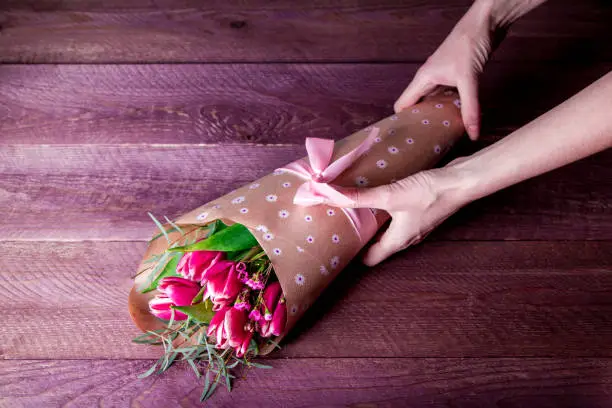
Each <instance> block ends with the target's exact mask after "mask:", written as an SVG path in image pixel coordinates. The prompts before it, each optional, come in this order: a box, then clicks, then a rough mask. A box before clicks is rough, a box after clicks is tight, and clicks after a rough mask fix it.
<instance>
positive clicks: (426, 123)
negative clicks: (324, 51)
mask: <svg viewBox="0 0 612 408" xmlns="http://www.w3.org/2000/svg"><path fill="white" fill-rule="evenodd" d="M421 123H422V124H424V125H429V119H423V120H422V121H421Z"/></svg>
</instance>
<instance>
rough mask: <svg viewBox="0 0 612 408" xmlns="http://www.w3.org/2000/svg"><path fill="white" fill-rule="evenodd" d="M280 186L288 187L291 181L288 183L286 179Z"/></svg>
mask: <svg viewBox="0 0 612 408" xmlns="http://www.w3.org/2000/svg"><path fill="white" fill-rule="evenodd" d="M282 186H283V187H284V188H289V187H291V183H290V182H288V181H285V182H284V183H283V184H282Z"/></svg>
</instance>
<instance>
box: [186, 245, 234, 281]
mask: <svg viewBox="0 0 612 408" xmlns="http://www.w3.org/2000/svg"><path fill="white" fill-rule="evenodd" d="M224 257H225V254H224V253H223V252H219V251H194V252H187V253H186V254H185V255H183V257H182V258H181V260H180V261H179V263H178V266H177V267H176V272H177V273H178V274H179V275H181V276H182V277H184V278H186V279H189V280H192V281H196V282H202V280H203V275H204V273H205V272H206V270H207V269H208V268H210V267H211V266H212V265H213V264H214V263H215V262H217V261H219V260H222V259H223V258H224Z"/></svg>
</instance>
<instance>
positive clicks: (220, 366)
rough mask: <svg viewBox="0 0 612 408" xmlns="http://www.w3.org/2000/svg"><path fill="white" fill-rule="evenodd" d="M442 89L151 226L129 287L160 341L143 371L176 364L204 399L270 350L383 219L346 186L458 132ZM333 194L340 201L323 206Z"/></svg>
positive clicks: (136, 315)
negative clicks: (352, 202)
mask: <svg viewBox="0 0 612 408" xmlns="http://www.w3.org/2000/svg"><path fill="white" fill-rule="evenodd" d="M459 108H460V101H459V99H458V98H457V94H456V93H455V92H454V91H451V90H446V91H444V92H443V93H438V94H436V95H432V96H430V97H428V98H426V99H425V100H424V101H423V102H421V103H419V104H417V105H415V106H413V107H412V108H410V109H408V110H405V111H402V112H401V113H399V114H397V115H393V116H390V117H388V118H385V119H383V120H381V121H380V122H378V123H376V124H374V125H373V126H370V127H368V128H366V129H363V130H361V131H358V132H356V133H354V134H353V135H351V136H349V137H347V138H345V139H343V140H340V141H338V142H336V143H334V142H333V141H331V140H325V139H313V138H308V139H306V150H307V152H308V157H307V158H304V159H300V160H297V161H295V162H293V163H290V164H288V165H286V166H284V167H282V168H279V169H277V170H275V171H274V172H273V173H272V174H270V175H267V176H265V177H263V178H261V179H259V180H257V181H255V182H253V183H251V184H249V185H246V186H244V187H241V188H239V189H237V190H234V191H232V192H230V193H229V194H227V195H225V196H223V197H220V198H218V199H216V200H213V201H212V202H209V203H207V204H205V205H203V206H201V207H199V208H197V209H195V210H193V211H191V212H188V213H187V214H185V215H183V216H181V217H179V218H178V219H177V220H175V221H174V222H173V221H171V220H169V219H167V218H166V219H165V222H164V223H162V222H160V221H159V220H157V219H155V218H154V217H153V216H152V218H153V220H154V222H155V223H156V224H157V227H158V228H159V229H160V232H159V233H158V234H157V235H156V236H154V237H153V239H152V240H151V241H150V244H149V247H148V249H147V253H146V254H145V257H144V259H143V261H142V263H141V265H140V268H139V273H138V274H137V277H136V279H135V285H134V288H133V289H132V291H131V293H130V298H129V308H130V313H131V316H132V318H133V320H134V322H135V323H136V325H137V326H138V327H139V328H140V329H141V330H142V331H144V332H145V333H144V334H143V335H142V336H139V337H137V338H136V339H135V340H134V341H136V342H138V343H145V344H156V345H161V346H163V349H164V353H163V355H162V356H161V357H160V359H159V360H158V361H157V362H156V363H155V364H154V365H153V366H152V367H151V369H149V370H148V371H147V372H146V373H144V374H143V376H147V375H151V374H154V373H161V372H163V371H165V370H166V369H167V368H168V367H170V366H171V365H172V363H173V362H174V361H177V360H184V361H186V362H187V364H189V365H190V366H191V367H192V369H193V371H194V373H195V375H197V376H198V377H204V380H203V382H204V390H203V393H202V400H205V399H207V398H208V397H210V396H211V395H212V393H213V391H214V390H215V388H216V387H217V385H218V384H220V383H222V382H223V383H225V385H226V386H227V388H228V390H231V380H232V379H233V378H235V373H236V370H237V369H238V368H239V367H256V368H269V367H268V366H265V365H263V364H260V363H256V362H254V361H253V358H254V357H256V356H260V355H265V354H268V353H269V352H271V351H272V350H273V349H274V348H275V347H278V344H279V342H280V340H281V339H282V338H283V337H284V335H286V333H287V332H288V331H289V330H291V328H292V327H293V326H294V325H295V323H296V322H297V321H298V320H299V318H300V316H301V315H302V314H303V313H304V312H305V311H306V310H307V309H308V307H309V306H310V305H311V304H312V303H313V302H314V301H315V300H316V298H317V297H318V296H319V295H320V294H321V292H322V291H323V290H324V289H325V288H326V287H327V286H328V285H329V283H330V282H331V281H332V280H333V279H334V278H335V277H336V276H337V274H338V273H339V272H340V271H341V270H342V269H343V268H344V267H345V266H346V265H347V264H348V263H349V262H350V261H351V259H352V258H353V257H354V256H355V255H356V254H357V253H358V252H359V251H360V250H361V249H362V248H363V247H364V246H365V245H366V244H367V242H368V241H369V240H370V239H371V238H372V237H373V236H374V234H375V233H376V231H377V230H378V229H379V228H380V227H381V226H382V225H383V224H384V223H385V221H386V220H387V219H388V214H386V213H384V212H383V211H377V210H376V209H363V208H362V209H352V208H345V207H343V205H347V206H348V202H347V200H348V198H347V197H346V196H345V195H344V194H343V193H342V191H343V189H344V188H347V187H357V188H359V187H364V186H377V185H381V184H386V183H391V182H394V181H395V180H397V179H400V178H403V177H407V176H408V175H410V174H413V173H415V172H417V171H420V170H423V169H426V168H430V167H432V166H433V165H434V164H435V163H436V162H437V161H438V160H439V159H440V158H441V157H442V155H443V154H444V153H445V152H446V151H447V150H448V149H449V148H450V147H451V146H452V144H453V143H454V142H455V141H456V140H457V139H458V138H459V137H461V136H462V135H463V131H464V129H463V124H462V122H461V117H460V111H459ZM330 200H331V201H332V202H334V203H335V204H337V205H339V206H340V207H332V206H328V205H324V204H323V203H324V202H328V201H330Z"/></svg>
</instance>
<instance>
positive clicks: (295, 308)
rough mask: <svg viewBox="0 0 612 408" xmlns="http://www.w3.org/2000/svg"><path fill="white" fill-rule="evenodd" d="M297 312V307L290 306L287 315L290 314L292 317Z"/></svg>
mask: <svg viewBox="0 0 612 408" xmlns="http://www.w3.org/2000/svg"><path fill="white" fill-rule="evenodd" d="M297 311H298V307H297V305H292V306H291V309H290V310H289V313H291V314H292V315H294V314H296V313H297Z"/></svg>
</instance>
